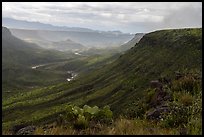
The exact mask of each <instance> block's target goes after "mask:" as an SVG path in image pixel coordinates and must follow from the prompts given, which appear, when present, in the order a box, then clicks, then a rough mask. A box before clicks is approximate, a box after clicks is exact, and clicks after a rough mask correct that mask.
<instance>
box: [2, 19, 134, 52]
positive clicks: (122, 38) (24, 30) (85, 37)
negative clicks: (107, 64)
mask: <svg viewBox="0 0 204 137" xmlns="http://www.w3.org/2000/svg"><path fill="white" fill-rule="evenodd" d="M2 25H3V26H5V27H8V28H9V29H10V31H11V32H12V34H13V35H14V36H16V37H18V38H20V39H23V40H26V41H31V42H34V43H37V44H38V45H39V46H41V47H43V48H52V46H51V45H50V44H52V42H60V41H66V40H67V39H69V40H72V41H74V42H76V43H78V44H81V45H83V46H85V47H100V48H105V47H117V46H118V47H119V46H120V45H122V44H124V43H125V42H126V41H129V40H130V39H132V38H133V37H134V34H129V33H122V32H120V31H97V30H91V29H87V28H72V27H59V26H53V25H50V24H44V23H40V22H28V21H21V20H15V19H10V18H2ZM55 49H56V48H55Z"/></svg>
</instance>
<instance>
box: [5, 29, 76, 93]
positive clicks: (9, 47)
mask: <svg viewBox="0 0 204 137" xmlns="http://www.w3.org/2000/svg"><path fill="white" fill-rule="evenodd" d="M74 56H75V55H74V54H65V53H63V52H59V51H54V50H45V49H42V48H41V47H39V46H38V45H36V44H33V43H28V42H25V41H23V40H20V39H18V38H16V37H14V36H13V35H12V33H11V32H10V30H9V29H7V28H5V27H2V74H3V75H2V86H3V92H4V91H5V89H6V90H10V89H12V88H13V87H15V88H14V89H16V88H17V89H18V87H21V86H23V87H24V86H25V87H27V86H28V87H32V86H34V85H38V84H45V83H46V82H48V83H50V82H51V83H53V82H54V81H61V82H62V79H65V75H64V73H62V72H54V71H51V72H52V75H50V73H51V72H49V71H40V70H39V71H35V70H33V69H32V68H31V67H32V66H35V65H39V64H45V63H51V62H59V61H64V60H67V59H68V58H71V57H74ZM11 81H12V82H11ZM42 81H44V82H42ZM37 83H38V84H37ZM20 85H21V86H20Z"/></svg>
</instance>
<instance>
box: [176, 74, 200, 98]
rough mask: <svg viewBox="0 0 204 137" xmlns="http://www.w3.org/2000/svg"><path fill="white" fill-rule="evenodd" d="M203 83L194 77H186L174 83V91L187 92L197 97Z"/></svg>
mask: <svg viewBox="0 0 204 137" xmlns="http://www.w3.org/2000/svg"><path fill="white" fill-rule="evenodd" d="M200 87H201V83H200V81H199V80H197V79H196V78H195V77H194V76H193V75H190V74H189V75H186V76H184V77H182V78H180V79H178V80H175V81H173V85H172V89H173V91H186V92H189V93H191V94H192V95H195V94H197V93H198V91H199V89H200Z"/></svg>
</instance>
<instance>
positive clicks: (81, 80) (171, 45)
mask: <svg viewBox="0 0 204 137" xmlns="http://www.w3.org/2000/svg"><path fill="white" fill-rule="evenodd" d="M201 38H202V29H176V30H161V31H156V32H152V33H148V34H146V35H144V36H143V38H142V39H141V40H140V42H139V43H138V44H136V45H135V46H134V47H133V48H132V49H130V50H128V51H127V52H126V53H125V54H123V55H120V56H119V57H118V55H116V56H115V57H110V56H109V58H108V57H107V58H106V57H99V58H98V59H95V58H94V57H93V56H92V57H88V58H86V59H87V60H86V59H85V60H84V59H83V58H79V59H78V60H75V61H76V62H77V63H76V62H75V61H74V60H72V61H73V62H72V61H71V60H69V61H70V62H69V63H71V64H73V65H71V66H70V65H69V63H65V64H64V65H56V64H55V65H54V66H53V67H51V66H50V67H51V68H55V69H57V70H59V69H63V68H71V67H72V68H77V66H78V65H79V64H82V62H84V65H82V66H81V67H80V68H79V69H78V70H80V69H81V71H80V75H79V76H77V77H76V79H74V80H72V81H70V82H64V83H58V84H54V85H52V86H47V87H44V88H38V89H32V90H29V91H27V92H26V94H24V93H17V94H16V95H15V96H11V97H8V98H7V99H6V100H3V106H2V109H3V112H2V115H3V120H2V123H3V131H4V132H5V133H6V132H7V131H8V130H9V129H11V128H12V127H13V126H14V125H19V124H25V123H26V124H28V125H30V124H34V125H37V126H38V127H39V128H37V130H36V134H202V128H201V127H202V125H201V121H202V115H201V110H202V105H201V102H202V84H201V79H202V76H201V74H202V40H201ZM117 57H118V58H117ZM116 58H117V59H116ZM115 59H116V60H115ZM85 64H86V65H85ZM87 64H88V65H87ZM92 65H93V67H91V66H92ZM87 66H89V67H88V68H89V69H85V68H86V67H87ZM47 67H48V68H49V66H47ZM45 68H46V67H45ZM175 72H179V73H180V74H181V77H180V78H177V76H175ZM157 79H160V82H161V83H162V84H163V88H164V89H163V91H162V92H161V93H162V94H161V95H163V94H164V95H165V96H167V95H168V96H169V99H167V100H162V101H161V100H159V99H158V98H159V96H161V95H160V93H158V89H155V88H150V87H149V83H150V81H152V80H157ZM161 79H167V81H168V79H169V81H171V82H170V83H168V82H167V83H165V82H163V81H162V80H161ZM161 98H162V99H163V96H162V97H161ZM69 104H72V105H73V106H78V107H72V108H74V110H73V111H74V112H73V111H70V112H73V113H71V114H75V115H76V116H77V117H76V119H75V120H74V122H75V123H77V124H76V125H77V126H76V127H80V128H81V127H83V128H85V129H83V128H82V129H81V130H76V129H75V128H72V127H63V126H62V127H61V126H54V127H53V128H49V129H48V130H47V132H46V133H45V132H44V131H42V129H41V128H42V127H40V126H42V125H45V124H48V125H49V124H53V123H55V122H56V121H57V116H59V115H60V114H66V113H65V112H66V111H67V109H68V108H67V107H68V106H69ZM84 105H89V106H93V107H88V106H86V107H85V106H84ZM106 105H109V106H110V110H111V111H112V113H113V116H111V115H112V114H111V113H110V114H109V112H110V111H109V112H108V113H107V112H106V110H105V112H103V111H99V112H101V113H102V114H100V113H98V115H99V114H100V118H99V119H103V118H101V117H102V116H104V115H105V116H106V117H109V115H110V117H113V122H112V124H110V125H108V126H105V124H104V123H103V122H102V121H100V122H99V129H100V131H98V130H96V127H89V126H88V125H89V124H90V123H89V122H88V121H87V119H89V118H90V117H91V115H92V114H91V113H94V114H95V113H97V110H98V108H97V107H94V106H98V107H99V108H103V107H104V106H106ZM160 105H165V106H167V107H168V112H169V113H162V115H161V118H159V119H153V120H151V119H149V118H148V114H150V112H153V111H154V110H155V108H157V107H159V106H160ZM82 108H83V109H82ZM104 109H107V110H108V108H107V107H105V108H104ZM71 110H72V109H71ZM85 110H86V111H88V115H85V114H84V111H85ZM102 110H103V109H102ZM75 111H76V113H75ZM106 113H107V114H106ZM89 114H91V115H89ZM120 116H122V117H123V118H120ZM62 117H64V118H63V120H62V121H66V120H67V119H68V118H67V116H66V115H62ZM105 121H106V120H105ZM127 125H128V126H127ZM151 128H153V129H151ZM183 129H184V131H185V132H184V131H182V130H183ZM181 132H184V133H181Z"/></svg>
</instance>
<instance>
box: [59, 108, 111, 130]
mask: <svg viewBox="0 0 204 137" xmlns="http://www.w3.org/2000/svg"><path fill="white" fill-rule="evenodd" d="M112 117H113V113H112V111H111V110H110V107H109V106H105V107H103V108H102V109H99V108H98V107H97V106H94V107H90V106H88V105H84V107H83V108H80V107H78V106H73V105H69V106H67V111H66V112H65V113H63V114H60V115H59V117H58V119H57V123H58V124H61V125H62V124H72V125H73V126H74V128H77V129H84V128H87V127H88V126H89V123H90V122H91V121H96V122H103V123H110V122H111V121H112Z"/></svg>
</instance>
